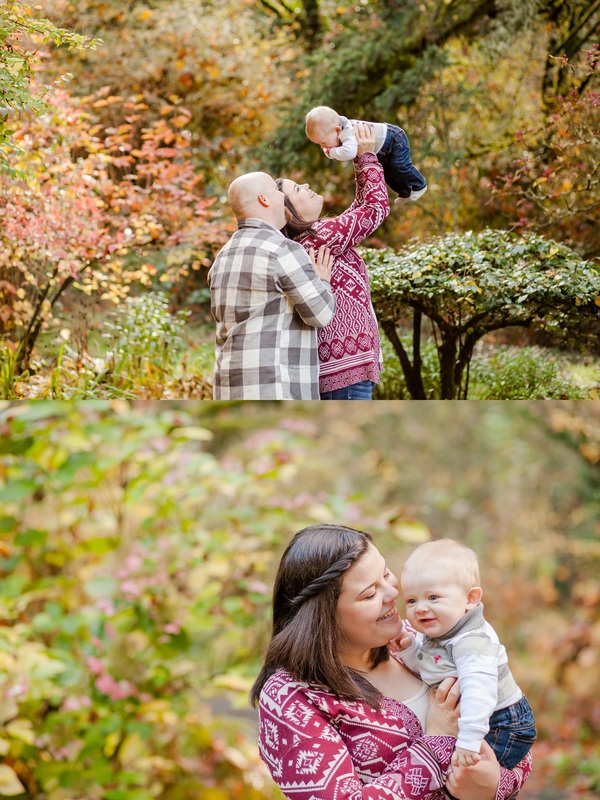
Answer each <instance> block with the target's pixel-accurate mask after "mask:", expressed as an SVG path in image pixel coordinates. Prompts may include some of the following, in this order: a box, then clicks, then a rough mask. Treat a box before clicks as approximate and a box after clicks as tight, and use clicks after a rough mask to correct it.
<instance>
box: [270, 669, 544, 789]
mask: <svg viewBox="0 0 600 800" xmlns="http://www.w3.org/2000/svg"><path fill="white" fill-rule="evenodd" d="M259 722H260V729H259V749H260V754H261V757H262V759H263V760H264V761H265V763H266V764H267V766H268V768H269V770H270V772H271V775H272V776H273V780H274V781H275V783H276V784H277V785H278V786H279V788H280V789H281V791H282V792H283V793H284V795H285V796H286V797H287V798H289V800H403V799H404V798H407V799H408V798H411V800H438V799H439V800H441V798H444V797H445V795H444V794H443V792H442V791H441V788H440V787H441V786H443V784H444V775H445V771H446V770H447V769H448V767H449V765H450V757H451V755H452V750H453V748H454V745H455V743H456V739H455V738H454V737H453V736H426V735H424V734H423V730H422V728H421V725H420V723H419V721H418V719H417V717H416V715H415V714H414V713H413V712H412V711H411V710H410V709H408V708H407V707H406V706H404V705H402V704H401V703H398V702H396V701H395V700H392V699H390V698H384V701H383V704H382V706H381V709H380V710H379V711H374V710H373V709H371V708H369V707H368V706H366V705H364V704H363V703H359V702H351V701H347V700H340V699H338V698H336V697H335V696H334V695H333V694H332V693H331V692H328V691H327V690H325V689H317V688H311V687H309V686H308V685H307V684H306V683H301V682H299V681H296V680H294V679H293V678H292V677H291V676H290V675H289V674H288V673H286V672H284V671H283V670H279V671H278V672H276V673H275V674H274V675H272V676H271V677H270V678H269V679H268V680H267V682H266V683H265V685H264V687H263V690H262V692H261V696H260V702H259ZM530 771H531V758H530V755H529V754H528V756H527V757H526V758H525V759H523V761H522V762H521V764H519V765H518V766H517V767H516V768H515V769H513V770H507V769H503V768H501V769H500V785H499V787H498V793H497V795H496V798H497V800H508V798H511V797H514V796H515V795H516V794H517V793H518V792H519V790H520V789H521V787H522V786H523V784H524V783H525V780H526V779H527V777H528V776H529V773H530Z"/></svg>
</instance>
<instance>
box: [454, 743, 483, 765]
mask: <svg viewBox="0 0 600 800" xmlns="http://www.w3.org/2000/svg"><path fill="white" fill-rule="evenodd" d="M479 761H481V756H480V755H479V753H475V752H474V751H473V750H465V749H464V748H462V747H456V748H455V749H454V753H453V754H452V766H453V767H472V766H473V764H477V763H478V762H479Z"/></svg>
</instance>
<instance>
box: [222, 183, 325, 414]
mask: <svg viewBox="0 0 600 800" xmlns="http://www.w3.org/2000/svg"><path fill="white" fill-rule="evenodd" d="M229 204H230V206H231V209H232V211H233V213H234V214H235V216H236V219H237V221H238V229H237V231H236V232H235V233H234V234H233V236H232V237H231V239H230V240H229V241H228V242H227V244H226V245H225V246H224V247H223V249H222V250H221V251H220V252H219V253H218V255H217V257H216V259H215V262H214V264H213V265H212V267H211V269H210V271H209V273H208V285H209V287H210V292H211V310H212V313H213V316H214V318H215V321H216V323H217V334H216V345H215V372H214V388H213V397H214V399H215V400H318V399H319V397H320V395H319V358H318V353H317V328H321V327H323V326H324V325H327V323H328V322H330V321H331V318H332V317H333V314H334V311H335V299H334V296H333V293H332V291H331V287H330V285H329V280H330V278H331V257H330V254H329V252H328V251H322V252H320V253H319V254H318V256H316V257H314V256H313V257H312V258H311V257H310V256H309V255H308V254H307V252H306V250H305V249H304V248H303V247H302V246H301V245H299V244H298V243H297V242H294V241H292V240H291V239H287V238H286V237H285V236H284V235H283V234H282V233H281V228H283V227H284V225H285V223H286V218H285V210H284V209H285V207H284V195H283V194H282V193H281V192H280V191H279V190H278V189H277V186H276V185H275V181H274V180H273V178H271V177H270V175H267V174H266V173H264V172H250V173H248V174H247V175H241V176H240V177H239V178H236V179H235V180H234V181H233V183H232V184H231V186H230V187H229Z"/></svg>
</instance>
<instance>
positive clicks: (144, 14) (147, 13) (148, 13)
mask: <svg viewBox="0 0 600 800" xmlns="http://www.w3.org/2000/svg"><path fill="white" fill-rule="evenodd" d="M151 16H152V11H150V9H149V8H145V9H144V10H143V11H142V12H141V13H140V14H139V16H138V19H139V21H140V22H144V20H146V19H148V17H151Z"/></svg>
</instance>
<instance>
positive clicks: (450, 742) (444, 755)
mask: <svg viewBox="0 0 600 800" xmlns="http://www.w3.org/2000/svg"><path fill="white" fill-rule="evenodd" d="M418 741H419V742H420V743H421V744H423V745H425V747H427V749H428V750H429V751H430V752H431V753H433V755H434V756H435V759H436V761H437V762H438V764H439V765H440V767H441V769H442V771H443V772H446V770H447V769H448V768H449V767H450V761H451V759H452V753H453V752H454V747H455V746H456V737H455V736H428V735H427V734H425V735H424V736H421V737H420V739H419V740H418Z"/></svg>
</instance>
